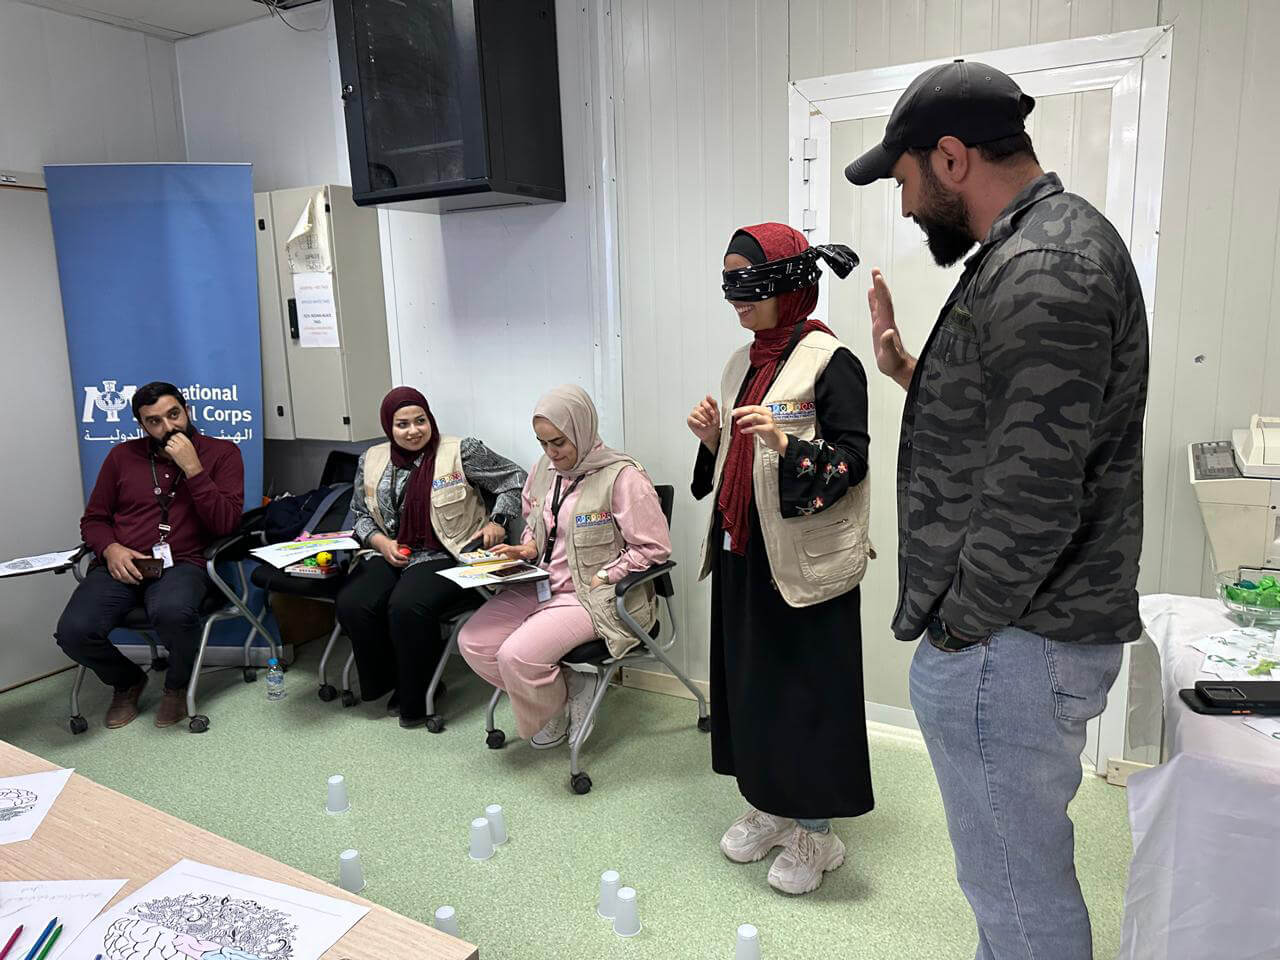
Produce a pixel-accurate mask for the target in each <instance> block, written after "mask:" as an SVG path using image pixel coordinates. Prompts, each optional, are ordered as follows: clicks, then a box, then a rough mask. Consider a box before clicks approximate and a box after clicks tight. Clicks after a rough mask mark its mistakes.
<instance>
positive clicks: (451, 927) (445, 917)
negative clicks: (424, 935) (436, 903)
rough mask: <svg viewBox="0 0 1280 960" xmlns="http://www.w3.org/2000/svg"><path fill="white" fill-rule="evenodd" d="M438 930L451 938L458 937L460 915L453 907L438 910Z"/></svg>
mask: <svg viewBox="0 0 1280 960" xmlns="http://www.w3.org/2000/svg"><path fill="white" fill-rule="evenodd" d="M436 929H437V930H439V931H440V932H441V933H447V934H449V936H451V937H456V936H457V935H458V914H457V912H456V911H455V910H454V909H453V907H440V908H439V909H438V910H436Z"/></svg>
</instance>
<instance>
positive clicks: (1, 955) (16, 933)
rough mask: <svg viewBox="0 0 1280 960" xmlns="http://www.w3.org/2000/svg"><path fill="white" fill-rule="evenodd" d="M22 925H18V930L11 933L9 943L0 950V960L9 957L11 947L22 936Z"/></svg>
mask: <svg viewBox="0 0 1280 960" xmlns="http://www.w3.org/2000/svg"><path fill="white" fill-rule="evenodd" d="M22 929H23V927H22V924H18V929H17V930H15V931H13V936H11V937H10V938H9V942H8V943H6V944H5V945H4V949H3V950H0V960H4V958H5V957H7V956H8V955H9V951H10V950H12V949H13V945H14V944H15V943H17V942H18V938H19V937H20V936H22Z"/></svg>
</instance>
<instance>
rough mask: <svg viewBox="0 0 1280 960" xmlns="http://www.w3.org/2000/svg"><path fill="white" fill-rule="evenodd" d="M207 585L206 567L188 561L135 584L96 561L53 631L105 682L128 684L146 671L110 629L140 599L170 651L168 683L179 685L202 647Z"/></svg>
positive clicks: (184, 681) (121, 687)
mask: <svg viewBox="0 0 1280 960" xmlns="http://www.w3.org/2000/svg"><path fill="white" fill-rule="evenodd" d="M208 589H209V578H208V577H207V576H206V575H205V572H204V570H203V569H202V568H200V567H197V566H194V565H192V564H189V563H180V564H178V565H176V566H173V567H170V568H169V569H168V570H166V571H165V572H164V575H163V576H162V577H160V579H158V580H144V581H142V583H140V584H138V585H137V586H130V585H129V584H127V583H121V582H120V581H118V580H116V579H115V578H113V577H112V576H111V574H110V573H109V572H108V571H107V568H106V567H105V566H104V565H101V564H94V565H93V566H92V567H90V568H89V572H88V573H87V574H86V575H85V578H84V581H83V582H82V583H81V584H80V585H79V586H77V587H76V591H75V593H73V594H72V595H71V599H70V600H69V601H68V602H67V608H66V609H65V610H63V611H62V616H61V617H60V618H59V620H58V628H57V630H56V631H55V633H54V637H55V638H56V639H57V641H58V646H60V647H61V648H62V650H63V652H64V653H66V655H67V656H68V657H70V658H71V659H72V660H74V661H75V662H76V663H79V664H82V665H83V666H86V667H88V668H89V669H90V670H92V671H93V672H94V673H95V674H97V675H98V679H99V680H101V681H102V682H103V683H105V684H107V685H109V686H111V687H113V688H114V689H116V690H127V689H128V688H129V687H132V686H133V685H134V684H135V683H138V682H139V681H140V680H142V679H143V677H144V676H145V674H144V673H143V671H142V668H141V667H139V666H138V665H137V664H136V663H134V662H133V661H132V660H130V659H129V658H128V657H126V656H125V655H124V654H123V653H121V652H120V651H119V650H118V649H116V647H115V645H114V644H113V643H112V642H111V641H110V640H109V639H108V635H109V634H110V633H111V631H112V630H114V629H115V628H116V627H117V626H119V625H120V622H121V621H122V620H123V619H124V617H125V614H127V613H128V612H129V611H130V610H132V609H133V608H134V607H136V606H138V605H139V604H142V605H143V606H144V607H146V610H147V619H149V620H150V621H151V625H152V626H153V627H154V628H155V633H156V640H157V641H158V642H159V643H160V645H161V646H163V647H165V648H166V649H167V650H168V652H169V669H168V671H167V672H166V673H165V677H164V685H165V687H167V688H168V689H170V690H180V689H182V688H183V687H185V686H186V685H187V681H188V680H189V679H190V678H191V668H192V667H193V666H194V665H195V662H196V651H197V650H198V649H199V648H200V604H201V602H202V601H203V600H204V596H205V592H206V591H207V590H208Z"/></svg>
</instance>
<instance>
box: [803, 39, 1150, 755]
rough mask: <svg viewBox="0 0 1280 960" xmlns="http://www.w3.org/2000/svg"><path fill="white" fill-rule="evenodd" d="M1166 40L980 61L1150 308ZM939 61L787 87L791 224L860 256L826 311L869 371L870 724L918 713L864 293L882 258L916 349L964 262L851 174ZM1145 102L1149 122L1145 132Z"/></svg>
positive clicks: (1105, 737)
mask: <svg viewBox="0 0 1280 960" xmlns="http://www.w3.org/2000/svg"><path fill="white" fill-rule="evenodd" d="M1169 46H1170V38H1169V37H1168V36H1167V32H1166V31H1165V30H1164V29H1163V28H1155V29H1152V30H1142V31H1133V32H1132V33H1129V34H1119V35H1115V36H1112V37H1108V38H1091V39H1085V40H1076V41H1065V42H1062V43H1052V44H1041V45H1038V46H1035V47H1025V48H1018V49H1015V50H1006V51H993V52H988V53H982V54H974V55H973V56H972V58H971V59H975V60H980V61H982V62H984V63H989V64H991V65H993V66H996V67H998V68H1000V69H1003V70H1005V71H1006V72H1008V73H1010V74H1011V75H1012V76H1014V77H1015V78H1016V79H1017V80H1018V82H1019V83H1020V85H1021V86H1022V87H1023V89H1024V90H1026V91H1027V92H1028V93H1030V94H1032V95H1033V96H1035V97H1036V98H1037V103H1036V108H1035V111H1034V112H1033V113H1032V114H1031V116H1030V118H1029V123H1028V129H1029V132H1030V133H1031V136H1032V140H1033V142H1034V144H1035V146H1036V150H1037V153H1038V155H1039V157H1040V161H1041V164H1042V166H1043V167H1044V168H1045V169H1046V170H1053V171H1056V172H1057V173H1058V174H1059V176H1061V178H1062V180H1063V183H1064V184H1065V185H1066V188H1067V189H1068V190H1071V191H1073V192H1075V193H1078V194H1080V195H1082V196H1084V197H1085V198H1086V199H1088V200H1089V201H1090V202H1092V203H1093V204H1094V205H1095V206H1097V207H1099V208H1100V209H1102V210H1104V211H1105V212H1106V213H1107V215H1108V217H1109V218H1110V219H1111V220H1112V222H1113V223H1115V224H1116V226H1117V228H1118V229H1119V231H1120V233H1121V235H1122V236H1124V237H1125V239H1126V241H1127V242H1128V243H1129V244H1130V249H1131V251H1132V252H1133V255H1134V260H1135V263H1136V264H1137V265H1138V269H1139V273H1140V275H1141V277H1142V280H1143V285H1144V292H1145V293H1146V298H1147V304H1148V306H1149V308H1150V305H1151V304H1153V303H1154V281H1155V240H1156V225H1157V223H1158V211H1159V181H1160V177H1161V162H1162V159H1163V152H1164V114H1165V110H1166V101H1167V86H1168V59H1167V56H1168V49H1169ZM930 65H932V64H929V63H920V64H908V65H905V66H899V67H891V68H884V69H877V70H868V71H859V72H857V73H851V74H843V75H840V76H836V77H820V78H816V79H813V80H806V81H802V82H801V83H799V84H796V85H792V89H791V107H792V109H791V116H792V122H791V138H792V143H791V157H792V164H791V184H790V187H791V191H790V197H791V222H792V223H793V225H795V226H797V227H801V228H807V229H806V233H807V234H808V236H809V239H810V242H814V243H820V242H826V241H828V240H829V241H832V242H841V243H848V244H849V245H850V246H852V247H853V248H854V249H855V250H856V251H857V252H858V254H859V256H860V257H861V258H862V263H863V266H862V267H861V268H860V269H859V270H858V271H857V272H855V273H854V275H853V276H852V277H851V278H850V279H848V280H846V281H844V282H840V281H828V282H826V283H824V285H823V288H824V289H823V294H822V298H823V303H822V304H820V307H819V309H820V310H821V311H822V312H821V313H820V314H819V315H820V316H822V317H823V318H824V319H827V321H828V322H829V323H830V324H831V325H832V327H833V329H835V331H836V333H837V334H838V335H839V336H840V337H841V339H843V340H844V341H845V342H846V343H848V344H849V345H850V347H851V348H853V349H854V350H855V352H856V353H857V354H858V356H859V359H860V360H861V361H862V364H863V366H864V367H865V368H866V370H867V372H868V387H869V404H870V410H869V413H870V417H869V419H870V424H869V426H870V433H871V438H872V442H871V485H872V504H873V507H872V525H871V536H872V541H873V543H875V544H876V545H877V547H878V548H879V552H880V559H879V560H877V561H876V562H874V563H872V564H871V565H870V567H869V569H868V572H867V576H866V579H865V581H864V584H863V608H862V620H863V650H864V652H863V660H864V664H865V686H866V697H867V700H868V701H869V707H868V713H869V716H870V717H871V718H872V719H880V720H885V721H889V722H903V723H910V722H911V715H910V712H909V708H910V704H909V700H908V696H907V670H908V667H909V664H910V660H911V655H912V653H913V652H914V645H913V644H900V643H896V642H894V641H892V640H891V639H889V638H890V637H891V633H890V629H889V622H890V618H891V617H892V614H893V611H894V608H895V606H896V601H897V595H898V583H897V565H896V559H895V554H896V539H897V516H896V509H895V468H896V462H897V452H898V434H899V428H900V425H901V417H902V407H903V401H904V399H905V393H904V391H903V390H902V389H901V388H900V387H898V386H897V384H895V383H892V382H891V381H889V380H888V379H887V378H884V377H881V376H880V375H879V374H878V373H876V371H875V361H874V357H873V356H872V353H871V343H870V332H869V330H870V323H869V314H868V309H867V305H866V290H867V287H868V286H869V283H870V271H871V268H872V267H879V268H880V269H881V270H883V271H884V274H885V277H886V279H887V281H888V283H889V285H890V289H891V290H892V291H893V295H894V304H895V313H896V316H897V319H898V323H899V325H900V327H901V329H902V334H903V338H904V340H905V342H906V345H907V348H908V349H909V350H911V351H912V352H913V353H918V352H919V350H920V349H921V347H922V346H923V344H924V341H925V339H926V337H927V336H928V333H929V330H930V328H931V327H932V326H933V323H934V321H935V319H936V317H937V312H938V310H939V309H940V307H941V305H942V303H943V301H944V300H945V299H946V296H947V293H948V292H949V291H950V289H951V287H952V286H953V284H954V283H955V281H956V279H957V277H958V276H959V274H960V272H961V270H962V269H963V265H962V264H959V265H956V266H955V267H952V268H950V269H946V270H944V269H941V268H939V267H938V266H937V265H936V264H935V263H934V262H933V260H932V258H931V257H930V255H929V253H928V250H927V248H926V247H925V245H924V238H923V235H922V233H921V232H920V229H919V228H918V227H917V226H916V225H915V224H914V223H913V222H911V221H910V220H904V219H903V218H902V216H901V202H900V201H901V198H900V197H899V195H898V193H897V190H896V188H895V187H894V184H893V182H892V181H882V182H880V183H877V184H874V185H872V186H871V187H862V188H853V187H852V186H851V185H850V184H849V183H848V182H847V181H846V180H845V179H844V175H843V169H844V165H845V164H846V163H848V162H849V160H851V159H853V158H854V157H856V156H858V155H859V154H861V153H862V152H863V151H864V150H866V149H868V148H870V147H871V146H873V145H874V144H876V143H879V142H880V140H881V138H882V137H883V134H884V129H885V123H886V121H887V119H888V114H889V111H890V110H891V109H892V106H893V104H894V102H895V101H896V100H897V97H898V95H899V94H900V93H901V91H902V89H904V88H905V86H906V84H907V83H909V82H910V80H911V79H912V78H914V77H915V76H916V75H917V74H918V73H919V72H920V71H922V70H924V69H925V68H926V67H927V66H930ZM1140 108H1141V110H1142V116H1144V117H1147V118H1149V119H1148V122H1146V123H1145V124H1143V125H1142V126H1141V130H1140V125H1139V123H1138V118H1139V110H1140ZM1157 119H1158V122H1156V120H1157ZM1140 133H1141V135H1140ZM1140 166H1141V168H1142V172H1141V175H1139V167H1140ZM1152 177H1154V179H1155V185H1154V189H1153V186H1152V183H1151V178H1152ZM1149 319H1150V318H1149ZM1127 662H1128V661H1127V658H1126V667H1127ZM1127 684H1128V674H1127V669H1126V671H1125V672H1123V673H1122V674H1121V679H1120V680H1119V681H1118V682H1117V684H1116V688H1115V689H1114V691H1113V694H1112V697H1111V700H1110V705H1109V707H1108V713H1107V714H1104V716H1103V717H1102V718H1100V719H1099V720H1095V721H1094V722H1093V723H1091V724H1090V726H1089V743H1088V746H1087V747H1086V753H1085V755H1086V759H1087V760H1088V761H1089V762H1090V763H1092V764H1094V766H1095V769H1097V770H1098V771H1099V772H1102V771H1103V770H1104V768H1105V763H1106V760H1107V759H1108V758H1111V757H1120V756H1122V754H1123V734H1124V715H1125V710H1126V701H1127V697H1126V696H1125V694H1126V693H1127Z"/></svg>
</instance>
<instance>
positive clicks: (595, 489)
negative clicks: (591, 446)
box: [528, 457, 658, 657]
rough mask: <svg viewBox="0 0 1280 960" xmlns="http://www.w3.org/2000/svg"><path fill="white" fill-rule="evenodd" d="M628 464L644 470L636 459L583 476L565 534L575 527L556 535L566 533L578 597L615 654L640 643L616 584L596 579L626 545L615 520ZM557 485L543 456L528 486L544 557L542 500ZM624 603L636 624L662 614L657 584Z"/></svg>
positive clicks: (647, 625) (636, 592)
mask: <svg viewBox="0 0 1280 960" xmlns="http://www.w3.org/2000/svg"><path fill="white" fill-rule="evenodd" d="M629 466H630V467H635V468H636V469H637V470H639V471H641V472H642V473H643V472H644V468H643V467H641V466H640V464H638V463H636V462H635V461H634V460H626V461H620V462H618V463H612V464H610V465H609V466H607V467H605V468H603V469H602V470H597V471H596V472H595V473H592V474H589V475H588V476H586V477H584V478H583V480H582V482H581V483H579V484H578V489H577V490H576V491H575V493H576V494H577V497H578V499H577V500H575V501H574V505H573V514H574V516H573V530H572V536H566V534H567V533H569V532H570V531H566V530H565V529H564V528H563V526H561V528H560V530H559V532H558V533H557V537H565V541H564V546H565V555H566V559H567V560H568V563H569V576H570V577H572V578H573V588H574V590H575V591H576V592H577V594H578V601H579V602H580V603H581V604H582V605H583V606H584V607H586V609H587V613H589V614H591V624H592V626H594V627H595V629H596V634H597V635H598V636H599V637H600V638H601V639H602V640H604V642H605V644H606V646H608V648H609V653H611V654H612V655H613V656H615V657H620V656H622V655H623V654H624V653H626V652H627V651H628V650H630V649H631V648H632V647H634V646H635V645H636V644H637V643H639V642H640V641H639V640H637V639H636V638H635V635H634V634H632V632H631V631H630V630H628V629H627V627H626V625H625V624H624V623H623V622H622V618H620V617H619V616H618V607H617V594H616V593H615V585H614V584H612V583H607V584H604V585H603V586H593V585H592V583H591V581H592V580H593V579H594V578H595V575H596V574H597V573H599V572H600V569H601V567H603V566H604V565H605V564H606V563H610V562H612V561H613V560H616V559H617V558H618V556H619V555H620V554H621V553H622V551H623V550H625V549H626V546H627V542H626V540H624V539H623V538H622V531H621V530H620V529H618V524H617V522H616V521H615V520H614V519H613V482H614V480H616V479H617V476H618V474H619V473H620V472H621V471H622V470H623V469H624V468H626V467H629ZM554 485H555V481H554V479H553V471H552V469H551V462H550V461H549V460H548V459H547V458H546V457H543V458H542V459H541V460H539V461H538V465H537V466H535V467H534V468H533V480H532V482H531V483H530V484H529V489H530V490H531V491H533V495H532V497H531V505H530V509H529V517H528V522H529V523H530V524H531V525H532V531H533V542H534V545H535V546H536V547H537V548H538V556H539V557H541V556H542V553H543V551H544V550H545V549H546V546H547V524H546V520H545V518H544V517H543V504H544V503H545V502H546V501H547V500H548V499H550V498H552V497H553V492H552V488H553V487H554ZM566 487H567V484H566ZM553 502H554V501H553ZM625 606H626V609H627V613H628V614H630V615H631V617H632V618H633V619H634V620H635V621H636V623H638V624H640V626H642V627H644V629H646V630H649V629H652V627H653V625H654V623H655V622H656V620H657V618H658V598H657V595H656V594H655V593H654V590H653V584H652V583H646V584H643V585H642V586H639V587H637V588H635V589H634V590H632V591H631V592H630V593H628V594H627V598H626V601H625Z"/></svg>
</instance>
